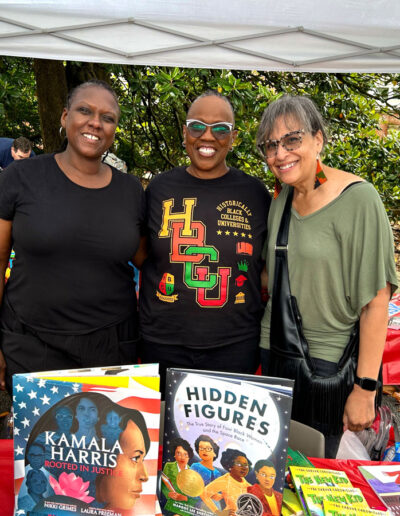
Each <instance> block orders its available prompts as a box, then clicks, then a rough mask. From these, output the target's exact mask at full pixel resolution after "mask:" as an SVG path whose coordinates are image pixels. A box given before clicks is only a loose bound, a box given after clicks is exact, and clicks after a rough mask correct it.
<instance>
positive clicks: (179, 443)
mask: <svg viewBox="0 0 400 516" xmlns="http://www.w3.org/2000/svg"><path fill="white" fill-rule="evenodd" d="M178 446H182V448H183V449H184V450H185V451H186V452H187V454H188V455H189V460H190V459H192V458H193V455H194V453H193V448H192V447H191V446H190V444H189V443H188V442H187V441H186V440H185V439H182V438H181V437H176V438H175V439H172V441H171V445H170V447H169V449H170V452H171V453H172V455H175V451H176V449H177V448H178Z"/></svg>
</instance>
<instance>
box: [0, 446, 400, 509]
mask: <svg viewBox="0 0 400 516" xmlns="http://www.w3.org/2000/svg"><path fill="white" fill-rule="evenodd" d="M310 460H311V462H312V463H313V464H314V466H315V467H317V468H329V469H336V470H341V471H345V472H346V473H347V475H348V477H349V479H350V481H351V483H352V485H353V486H354V487H359V488H360V489H361V490H362V492H363V494H364V496H365V498H366V500H367V502H368V504H369V506H370V507H371V508H373V509H378V510H385V507H384V506H383V504H382V502H381V501H380V500H379V498H378V497H377V496H376V495H375V493H374V492H373V491H372V489H371V488H370V487H369V485H368V484H367V483H366V481H365V480H364V478H363V476H362V475H361V473H360V472H359V470H358V468H357V466H366V465H374V466H376V465H378V464H385V465H388V464H398V463H390V462H384V463H383V462H373V461H363V460H335V459H317V458H311V459H310ZM13 507H14V486H13V441H12V440H11V439H0V512H1V514H2V516H12V514H13Z"/></svg>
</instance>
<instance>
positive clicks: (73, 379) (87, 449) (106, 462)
mask: <svg viewBox="0 0 400 516" xmlns="http://www.w3.org/2000/svg"><path fill="white" fill-rule="evenodd" d="M158 390H159V377H158V367H157V366H155V365H154V364H153V365H151V366H141V367H137V366H128V367H125V366H124V367H120V368H115V367H114V368H96V369H92V370H90V369H86V370H74V371H59V372H54V371H53V372H45V373H32V374H18V375H14V377H13V410H14V477H15V515H18V516H23V515H26V516H39V515H40V516H42V515H46V516H49V515H51V516H70V515H74V516H76V515H88V514H90V515H96V516H131V515H132V516H133V515H135V516H136V515H143V516H154V515H155V514H156V500H157V498H156V484H157V458H158V447H159V421H160V393H159V392H158Z"/></svg>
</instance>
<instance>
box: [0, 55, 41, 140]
mask: <svg viewBox="0 0 400 516" xmlns="http://www.w3.org/2000/svg"><path fill="white" fill-rule="evenodd" d="M0 136H2V137H7V138H18V136H25V137H26V138H29V139H30V140H31V141H32V142H33V143H34V144H35V145H36V146H37V145H40V144H41V132H40V122H39V114H38V108H37V101H36V85H35V77H34V74H33V69H32V60H31V59H22V58H13V57H2V58H0Z"/></svg>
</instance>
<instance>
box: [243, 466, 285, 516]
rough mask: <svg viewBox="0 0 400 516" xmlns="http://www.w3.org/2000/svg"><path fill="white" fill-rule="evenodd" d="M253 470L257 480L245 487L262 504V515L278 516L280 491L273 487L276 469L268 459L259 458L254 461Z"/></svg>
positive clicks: (280, 499) (280, 502)
mask: <svg viewBox="0 0 400 516" xmlns="http://www.w3.org/2000/svg"><path fill="white" fill-rule="evenodd" d="M254 472H255V475H256V478H257V482H256V483H255V484H254V485H252V486H250V487H248V488H247V492H248V493H251V494H254V495H255V496H257V498H258V499H259V500H260V502H261V504H262V506H263V513H262V516H279V515H280V514H281V507H282V493H280V492H279V491H276V490H275V489H273V485H274V484H275V479H276V469H275V466H274V464H273V463H272V462H271V461H270V460H259V461H257V462H256V463H255V466H254Z"/></svg>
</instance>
